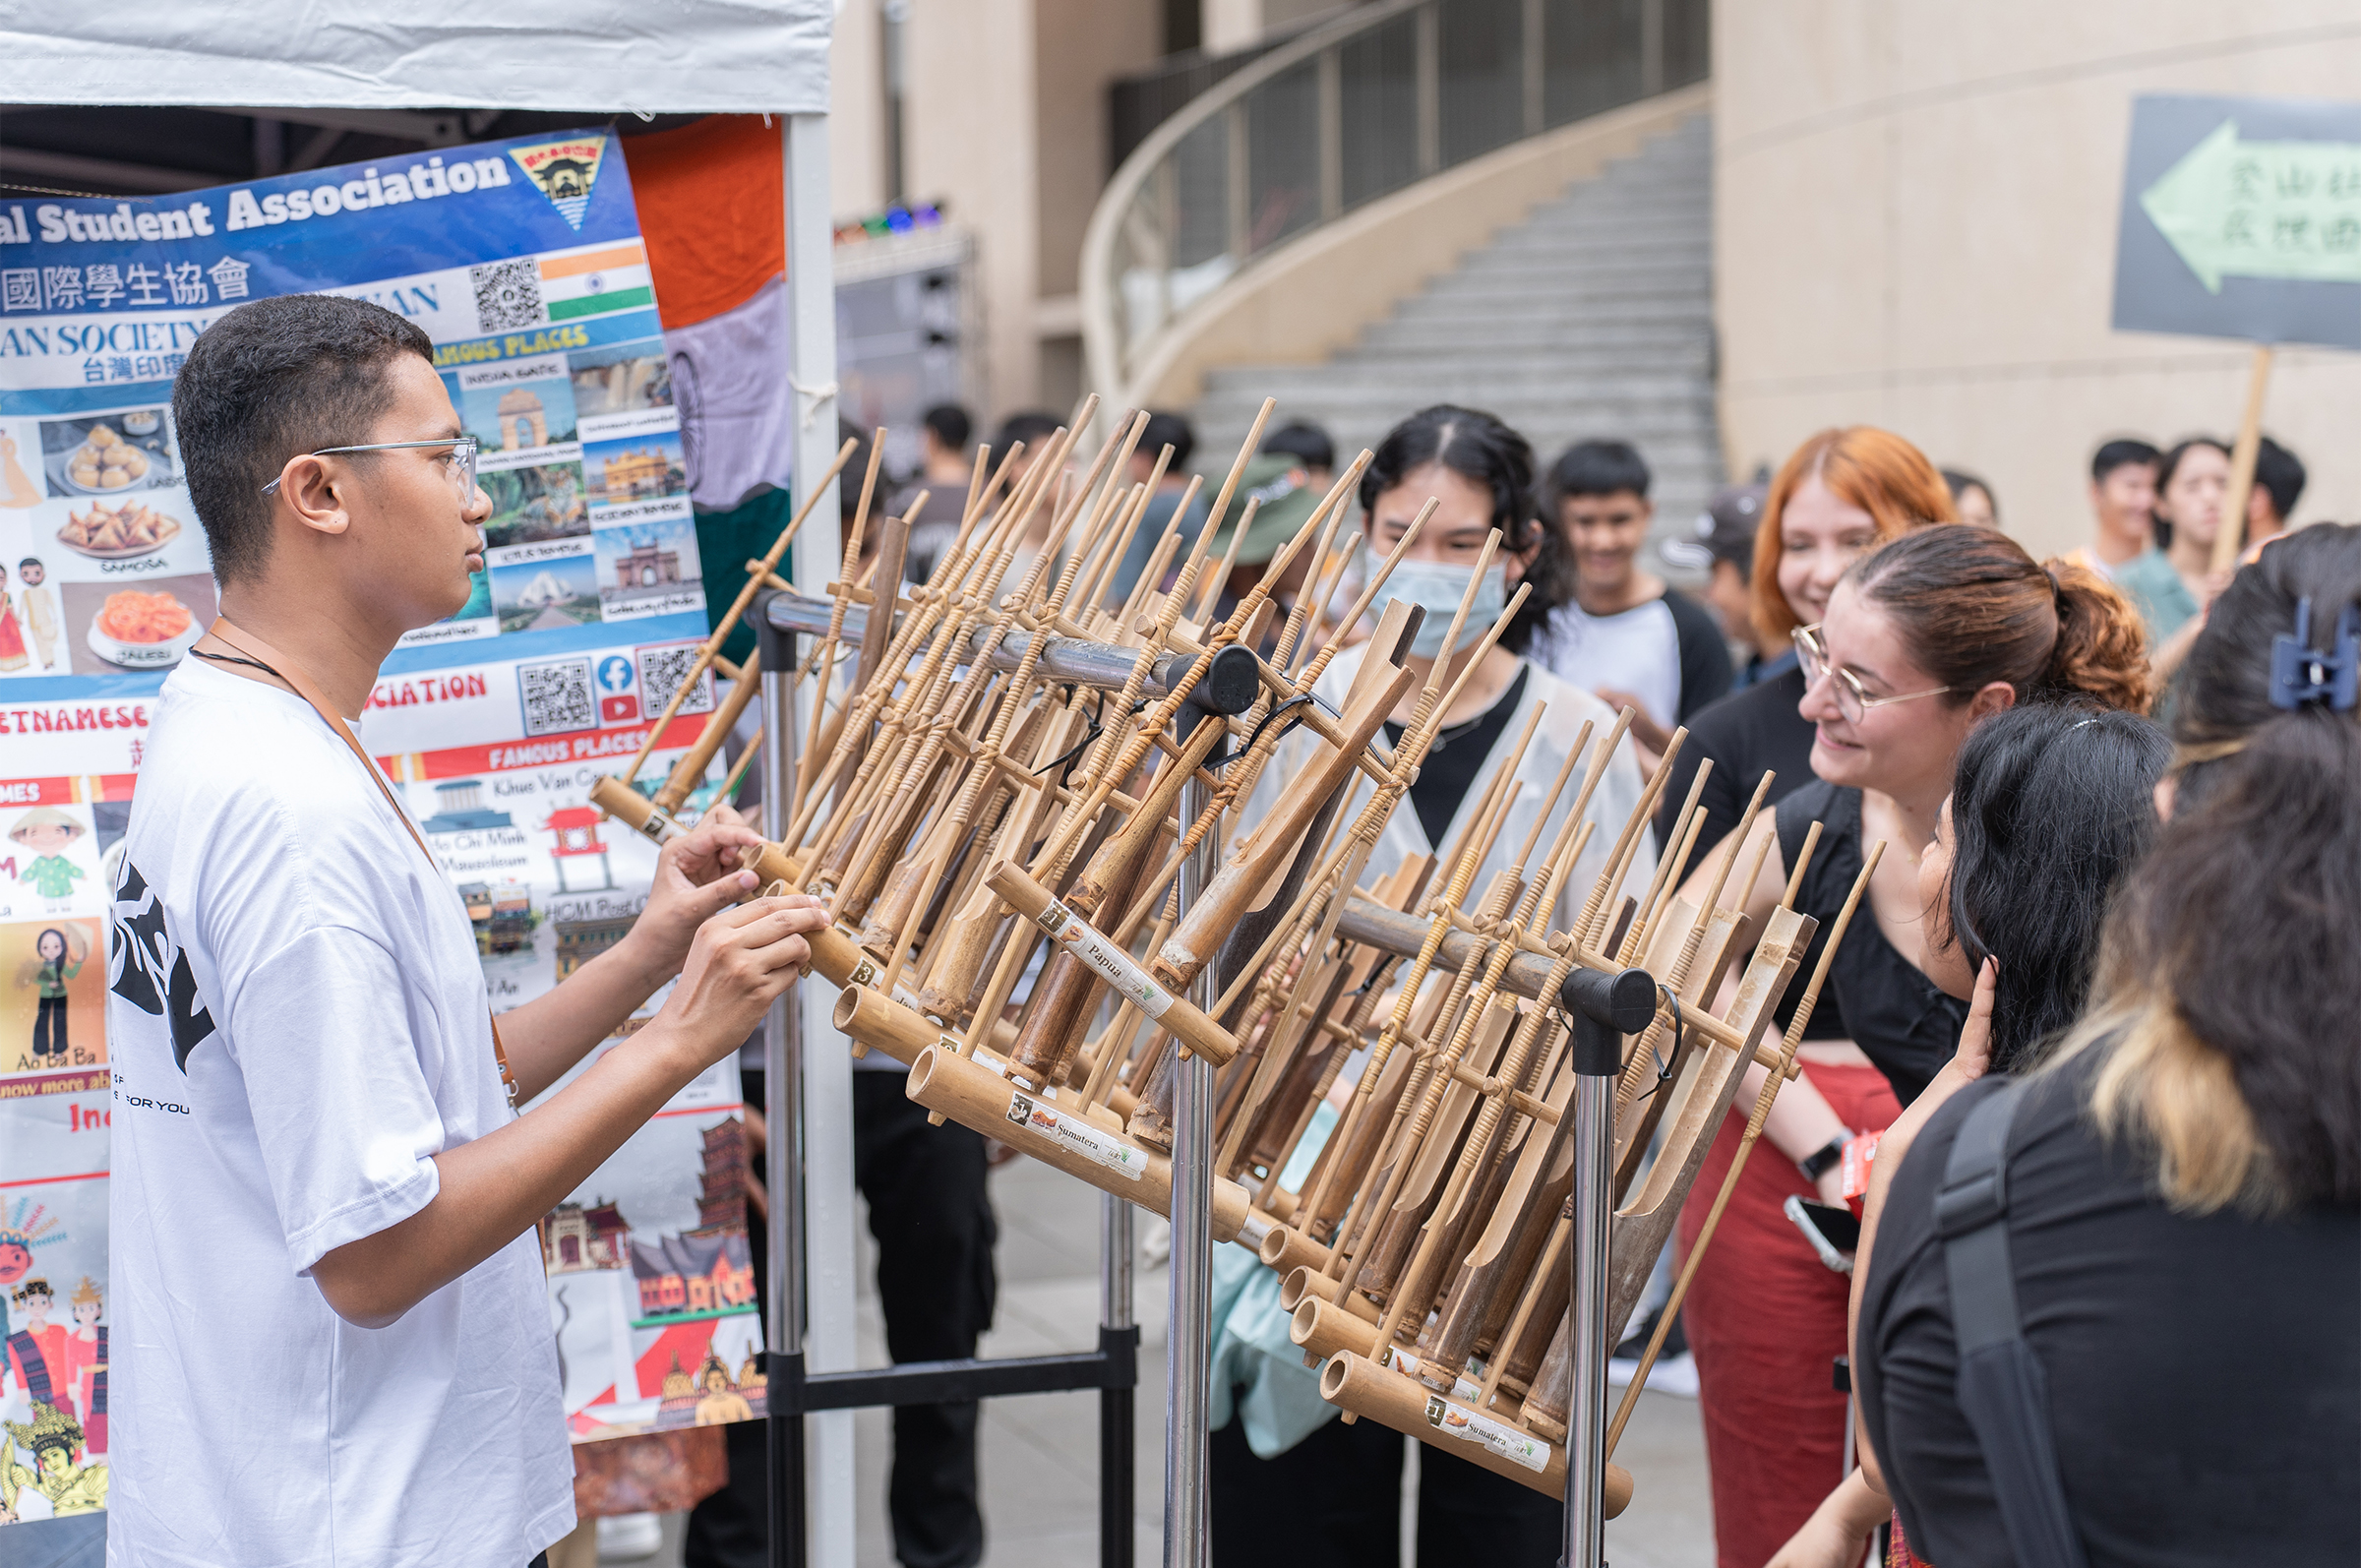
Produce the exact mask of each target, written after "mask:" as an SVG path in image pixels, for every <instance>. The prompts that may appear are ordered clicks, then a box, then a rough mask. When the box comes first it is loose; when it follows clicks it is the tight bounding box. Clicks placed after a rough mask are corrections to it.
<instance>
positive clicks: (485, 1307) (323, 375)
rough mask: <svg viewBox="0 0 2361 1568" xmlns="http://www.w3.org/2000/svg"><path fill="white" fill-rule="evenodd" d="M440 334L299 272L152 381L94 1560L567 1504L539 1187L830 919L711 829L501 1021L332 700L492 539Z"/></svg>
mask: <svg viewBox="0 0 2361 1568" xmlns="http://www.w3.org/2000/svg"><path fill="white" fill-rule="evenodd" d="M432 353H433V345H432V344H431V343H430V342H429V341H428V339H427V337H426V336H425V334H424V333H423V332H420V331H419V330H418V329H417V328H416V327H415V326H412V325H411V324H409V323H408V322H405V321H403V320H402V319H401V318H400V317H398V316H395V315H393V314H392V313H391V312H388V311H385V310H382V309H380V308H379V307H377V306H375V305H370V304H366V303H363V302H361V301H357V300H347V299H336V298H330V297H326V296H321V295H290V296H284V297H281V298H277V299H269V300H262V301H258V302H256V303H254V304H250V305H246V306H242V307H240V308H239V309H238V310H236V311H233V312H231V313H230V314H229V315H227V316H224V317H223V318H221V319H220V320H219V321H218V322H216V323H214V324H213V326H212V327H211V328H210V329H208V330H207V332H205V334H204V335H203V336H202V337H201V338H199V339H198V341H197V343H196V345H195V347H194V348H193V349H192V350H191V352H190V355H189V359H188V363H187V365H186V367H185V368H184V369H183V370H182V372H181V375H180V379H179V383H178V385H177V386H176V387H175V389H174V392H173V415H174V419H175V422H176V424H177V427H178V435H179V442H180V448H181V453H182V458H183V461H184V463H185V465H186V470H187V474H188V483H189V491H190V497H191V500H192V502H193V503H194V505H195V508H196V511H197V514H198V517H199V519H200V520H201V521H202V522H203V523H204V525H205V529H206V536H207V540H208V543H209V544H210V545H211V547H212V557H213V571H214V575H215V577H216V578H217V579H218V581H219V584H220V599H221V612H222V619H223V622H224V623H226V625H222V624H217V625H216V626H215V628H214V629H213V631H212V633H209V634H208V635H207V637H206V638H205V639H204V640H203V641H201V642H199V643H198V644H197V646H196V648H195V649H194V650H193V652H194V653H195V654H196V655H197V656H196V657H193V658H190V659H188V660H185V661H184V662H183V663H182V664H181V665H180V666H179V667H178V668H177V669H176V670H174V672H173V673H172V676H171V678H170V679H169V680H167V681H166V682H165V684H164V689H163V692H162V694H161V695H160V696H159V697H158V699H157V701H156V703H155V707H154V712H153V717H152V719H151V724H150V731H149V742H148V754H147V759H146V765H145V767H144V768H143V770H142V772H141V775H140V788H139V793H138V795H137V797H136V798H135V800H134V802H133V806H132V812H131V821H130V825H129V828H128V830H127V832H126V834H125V836H124V840H123V845H122V852H121V855H122V859H121V867H120V870H119V872H118V874H117V876H116V883H115V903H114V910H113V924H114V936H115V942H114V953H113V974H112V977H111V995H110V996H109V998H108V1003H107V1033H108V1037H109V1039H108V1044H109V1054H110V1056H111V1058H112V1068H113V1074H114V1116H113V1121H112V1129H113V1160H114V1164H113V1173H114V1174H113V1184H112V1200H111V1201H112V1207H111V1211H110V1224H111V1228H112V1235H111V1249H112V1257H111V1269H112V1276H113V1278H112V1285H113V1291H112V1297H113V1299H112V1302H111V1305H112V1308H113V1325H112V1326H113V1333H112V1336H111V1343H110V1352H111V1365H110V1368H109V1376H110V1380H111V1383H112V1392H113V1410H112V1416H113V1428H112V1432H111V1434H110V1435H111V1438H112V1454H111V1464H112V1484H111V1495H110V1497H109V1518H108V1538H107V1561H108V1563H109V1564H110V1565H112V1568H165V1565H169V1568H197V1565H200V1564H202V1565H207V1568H212V1565H218V1564H231V1563H236V1564H265V1563H268V1564H272V1565H274V1568H356V1565H367V1568H393V1565H396V1564H427V1563H431V1564H435V1565H437V1568H475V1565H482V1568H524V1565H525V1564H526V1562H527V1561H528V1559H531V1558H533V1556H534V1554H535V1553H537V1552H539V1551H541V1550H542V1549H543V1548H544V1547H546V1546H548V1545H549V1544H550V1543H551V1542H552V1541H554V1540H556V1539H558V1538H560V1537H562V1536H564V1535H566V1534H567V1532H568V1531H569V1530H571V1529H572V1528H573V1525H574V1502H573V1465H572V1463H571V1461H570V1458H569V1455H568V1452H567V1435H566V1428H565V1422H564V1417H563V1412H562V1410H561V1408H560V1404H559V1384H558V1371H557V1364H556V1353H555V1348H554V1345H553V1343H552V1340H551V1336H550V1331H549V1315H548V1314H549V1307H548V1302H547V1300H546V1297H545V1295H544V1287H543V1284H542V1275H541V1267H540V1258H539V1253H538V1246H537V1242H536V1241H535V1239H534V1238H533V1230H534V1226H535V1223H536V1222H537V1221H538V1220H539V1219H540V1218H541V1216H542V1215H543V1214H545V1213H547V1212H548V1210H549V1209H550V1208H551V1207H552V1206H553V1205H555V1204H556V1203H558V1202H559V1201H560V1200H562V1199H563V1198H564V1197H565V1196H566V1194H567V1193H568V1192H570V1191H571V1190H573V1188H574V1187H575V1185H576V1184H577V1183H579V1182H580V1181H582V1180H583V1179H584V1178H585V1177H587V1176H589V1174H590V1173H591V1171H592V1170H594V1169H595V1168H596V1167H597V1166H598V1164H599V1163H600V1162H601V1161H603V1160H604V1159H606V1158H607V1156H609V1155H610V1154H612V1153H613V1152H614V1151H615V1150H616V1149H617V1148H618V1147H619V1146H620V1145H621V1144H622V1143H623V1141H624V1139H625V1138H627V1137H629V1136H630V1135H631V1133H632V1132H633V1131H634V1130H635V1129H636V1128H637V1127H638V1126H639V1125H640V1124H641V1123H643V1122H644V1121H646V1119H647V1118H648V1117H649V1116H651V1115H652V1114H653V1113H654V1112H655V1111H656V1110H657V1109H658V1108H660V1107H661V1106H663V1105H664V1103H665V1102H666V1101H667V1100H669V1099H670V1098H671V1097H672V1096H673V1095H674V1094H675V1093H677V1092H678V1091H679V1090H680V1089H681V1088H682V1087H683V1086H685V1085H686V1084H687V1083H688V1082H689V1081H690V1080H691V1079H693V1078H695V1077H696V1075H697V1074H698V1073H699V1072H701V1071H702V1070H703V1069H704V1068H705V1067H706V1066H707V1065H708V1064H710V1063H712V1062H714V1061H717V1060H720V1059H722V1058H725V1057H727V1056H728V1055H731V1054H732V1053H733V1052H735V1051H736V1050H737V1048H738V1046H739V1044H740V1043H741V1042H742V1041H744V1040H745V1039H746V1037H747V1035H748V1034H749V1033H750V1032H751V1031H752V1030H753V1029H754V1028H755V1027H756V1025H757V1022H758V1021H759V1020H760V1018H761V1017H762V1014H763V1012H764V1009H765V1008H766V1007H767V1006H768V1005H769V1004H770V1002H771V1000H772V999H773V998H775V997H776V996H778V995H781V994H782V993H783V992H784V991H785V990H786V989H787V988H788V987H789V986H790V985H791V984H792V983H793V982H794V980H795V978H796V976H797V974H798V973H799V966H800V965H801V964H803V963H804V962H805V961H807V959H808V958H809V949H808V948H807V947H806V944H805V942H804V939H803V936H802V935H801V934H802V933H804V932H806V931H811V930H816V929H817V928H818V927H819V926H820V925H822V924H824V921H825V916H824V914H823V913H822V912H821V910H820V909H819V907H818V905H817V902H816V901H814V900H810V899H805V898H801V897H796V898H785V899H755V900H753V901H751V902H747V903H744V904H737V903H736V900H738V899H740V898H742V897H744V896H745V895H746V894H748V893H750V892H752V891H753V885H754V880H755V878H754V874H753V873H752V872H750V871H743V870H740V869H738V864H737V862H738V851H739V850H740V849H741V848H742V847H744V846H747V845H751V844H753V843H755V842H756V839H755V835H754V834H752V833H751V832H749V831H748V830H747V829H745V828H744V827H743V826H736V825H733V826H726V827H725V826H716V827H711V828H706V829H702V830H700V831H698V832H696V833H692V834H690V835H688V836H687V837H685V838H683V839H681V840H679V841H677V842H676V843H674V844H673V845H671V846H668V847H667V848H666V850H665V852H664V854H663V856H662V859H661V861H660V863H659V868H658V872H657V879H656V884H655V886H654V889H653V890H652V891H651V893H650V895H649V898H648V902H647V906H646V909H645V911H644V912H643V913H642V914H641V915H640V917H639V919H638V921H637V923H636V925H635V926H634V927H633V929H632V933H631V935H630V936H629V937H627V938H626V939H625V940H624V941H623V942H621V943H620V944H618V945H617V946H616V947H615V948H613V949H611V950H610V951H609V952H607V953H605V954H603V955H601V956H600V957H599V958H597V959H595V960H593V961H592V962H590V963H588V964H586V965H584V966H583V967H582V968H581V969H580V970H579V971H578V972H577V973H575V975H574V976H573V977H572V978H571V979H569V980H568V981H567V982H566V983H565V984H563V985H562V986H560V987H558V988H557V989H556V990H555V991H552V992H551V993H549V994H548V995H545V996H543V997H541V998H539V999H538V1000H535V1001H532V1002H528V1003H526V1004H525V1005H523V1006H521V1007H517V1008H515V1010H513V1011H511V1012H509V1013H507V1014H505V1015H504V1016H503V1018H502V1021H501V1025H500V1028H499V1032H498V1035H497V1036H495V1034H494V1030H493V1025H492V1022H491V1016H490V1012H489V1009H488V1006H487V995H486V992H485V986H484V980H483V975H482V971H481V969H480V968H479V967H478V965H477V962H476V951H475V942H474V938H473V936H472V935H471V933H470V928H469V925H468V921H467V916H466V913H465V911H464V909H463V908H462V906H461V904H460V902H459V898H458V895H457V893H456V891H455V890H454V888H453V886H452V884H451V883H450V881H449V880H448V879H447V878H446V877H445V876H444V874H443V873H442V871H441V869H440V868H439V867H438V866H436V865H435V864H434V863H433V862H432V860H431V859H430V857H429V856H428V854H427V852H426V850H425V848H424V845H423V842H422V841H421V840H419V839H417V838H416V837H415V836H414V833H413V830H412V828H411V826H410V825H409V823H408V820H407V817H406V814H403V813H402V812H400V811H399V810H398V809H397V807H396V806H395V804H394V801H393V796H392V794H391V793H390V791H389V790H388V789H387V788H385V787H382V786H381V783H380V781H379V778H378V777H377V776H376V768H375V764H374V763H372V762H370V761H368V760H367V759H366V758H365V757H364V756H363V755H361V754H359V752H358V749H357V745H355V744H352V743H350V742H349V741H348V736H349V724H350V723H351V722H352V720H353V719H354V717H355V716H356V715H358V714H359V713H360V711H361V709H362V707H363V705H364V704H365V703H366V702H367V700H368V696H369V693H370V690H371V687H372V686H373V684H374V683H375V681H376V678H377V671H378V666H379V664H380V662H381V661H382V660H383V659H384V658H385V656H386V654H387V653H388V652H390V651H391V650H392V649H393V644H394V641H395V639H396V638H398V637H399V636H400V635H401V633H404V632H406V631H409V630H410V629H412V628H415V627H421V626H427V625H431V624H432V623H434V622H435V621H438V620H441V619H442V618H443V617H445V616H447V615H449V614H451V613H452V612H453V611H454V610H456V609H457V608H459V606H460V605H461V604H463V603H464V602H465V600H466V598H467V592H468V573H470V572H471V571H480V570H481V569H482V551H483V536H482V534H481V532H480V530H479V527H478V524H479V523H480V522H481V520H482V519H483V518H484V516H485V515H487V513H489V511H490V502H489V500H488V499H487V498H486V497H485V495H484V494H483V492H482V491H481V490H479V489H477V488H476V486H475V484H474V472H473V470H474V463H473V449H472V445H471V444H470V443H468V442H467V441H466V440H465V439H464V437H463V433H462V429H461V426H460V423H459V420H458V416H457V414H456V413H455V412H454V409H453V407H452V403H451V398H450V396H449V395H448V394H447V393H446V392H445V391H444V387H443V383H442V382H441V380H440V379H439V378H438V377H437V376H436V374H435V370H434V366H433V361H432V357H431V356H432ZM315 702H318V703H320V704H322V705H323V706H324V707H325V708H326V709H328V710H329V711H328V712H323V711H322V710H321V709H320V708H317V707H315V705H314V704H315ZM332 715H333V718H332ZM337 721H340V722H337ZM733 906H734V907H733ZM676 974H677V975H678V976H679V984H678V985H677V986H675V987H674V989H673V992H672V995H671V996H670V997H669V998H668V999H667V1000H666V1002H665V1004H664V1006H663V1008H662V1009H661V1011H659V1012H658V1013H657V1015H656V1017H655V1018H654V1019H653V1020H652V1021H651V1022H649V1023H648V1024H647V1025H646V1026H645V1027H644V1028H642V1029H640V1030H639V1031H638V1032H636V1034H634V1035H633V1036H632V1037H631V1038H630V1040H629V1041H628V1042H627V1043H626V1044H625V1045H623V1046H621V1047H619V1048H618V1049H616V1050H614V1051H611V1052H609V1053H608V1054H607V1055H604V1056H603V1057H601V1058H600V1059H599V1060H598V1061H597V1062H596V1063H594V1064H593V1065H592V1066H591V1067H590V1068H589V1069H588V1070H587V1071H585V1072H583V1073H582V1074H581V1075H580V1076H578V1077H577V1078H575V1081H574V1082H573V1083H571V1084H569V1085H568V1086H567V1087H566V1089H565V1090H564V1091H563V1092H561V1093H559V1094H557V1095H555V1096H554V1097H552V1098H551V1099H550V1101H549V1103H548V1104H547V1105H545V1106H542V1107H539V1108H537V1109H536V1110H535V1111H534V1112H533V1114H532V1115H531V1116H525V1117H521V1118H520V1117H518V1116H516V1114H515V1111H514V1110H513V1109H512V1108H511V1104H512V1103H511V1100H510V1098H509V1095H508V1094H507V1093H506V1092H504V1086H503V1077H504V1075H505V1074H506V1073H507V1072H508V1071H510V1070H513V1072H514V1077H515V1091H516V1101H517V1103H521V1102H522V1101H524V1100H529V1099H530V1098H532V1097H533V1096H534V1095H536V1094H539V1093H540V1092H541V1091H542V1090H544V1089H546V1088H548V1087H549V1086H550V1085H551V1084H552V1083H553V1082H555V1081H556V1080H557V1079H558V1078H559V1077H560V1076H561V1075H562V1074H564V1073H565V1072H566V1071H567V1070H568V1069H569V1068H570V1067H572V1066H574V1065H575V1063H576V1062H577V1061H579V1060H580V1059H581V1058H582V1056H583V1055H586V1054H587V1053H588V1051H589V1050H590V1048H591V1047H592V1046H593V1045H595V1044H597V1043H598V1042H599V1041H600V1040H602V1039H604V1038H606V1037H607V1036H608V1035H609V1034H610V1033H611V1032H612V1031H613V1030H614V1029H615V1027H616V1026H617V1025H618V1024H620V1023H621V1022H622V1021H623V1020H624V1019H625V1018H626V1017H628V1016H629V1015H630V1014H631V1012H632V1011H633V1010H634V1009H635V1008H636V1007H637V1006H638V1005H639V1004H640V1003H641V1002H643V1001H644V1000H645V999H646V998H647V997H648V996H649V995H651V994H652V993H653V992H654V991H655V989H656V988H657V987H658V986H660V985H662V984H663V983H664V982H665V981H667V980H670V979H672V978H673V977H674V976H675V975H676ZM502 1046H505V1048H506V1051H505V1063H504V1062H503V1061H502V1060H501V1059H499V1053H500V1048H501V1047H502ZM231 1299H234V1300H235V1301H236V1302H237V1306H236V1309H235V1310H234V1311H233V1310H229V1309H227V1308H225V1307H224V1305H223V1303H224V1302H225V1301H228V1300H231Z"/></svg>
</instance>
